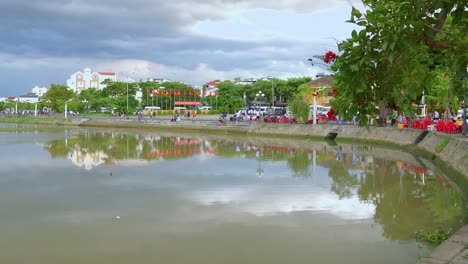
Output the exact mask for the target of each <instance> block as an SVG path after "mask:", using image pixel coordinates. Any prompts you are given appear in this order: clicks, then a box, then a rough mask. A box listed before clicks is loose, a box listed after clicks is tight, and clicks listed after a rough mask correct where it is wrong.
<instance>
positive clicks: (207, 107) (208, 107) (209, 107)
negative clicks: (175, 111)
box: [199, 106, 212, 110]
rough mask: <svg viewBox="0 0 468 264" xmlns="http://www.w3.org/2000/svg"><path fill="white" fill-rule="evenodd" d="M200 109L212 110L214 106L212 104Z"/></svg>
mask: <svg viewBox="0 0 468 264" xmlns="http://www.w3.org/2000/svg"><path fill="white" fill-rule="evenodd" d="M199 109H200V110H211V109H212V107H211V106H201V107H200V108H199Z"/></svg>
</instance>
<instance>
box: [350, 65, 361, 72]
mask: <svg viewBox="0 0 468 264" xmlns="http://www.w3.org/2000/svg"><path fill="white" fill-rule="evenodd" d="M349 68H350V69H351V71H354V72H357V71H359V66H358V65H357V64H351V65H349Z"/></svg>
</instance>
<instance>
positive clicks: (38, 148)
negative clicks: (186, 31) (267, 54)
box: [0, 130, 463, 264]
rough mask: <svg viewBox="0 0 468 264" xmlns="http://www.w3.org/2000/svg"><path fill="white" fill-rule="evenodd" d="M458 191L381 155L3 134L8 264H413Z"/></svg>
mask: <svg viewBox="0 0 468 264" xmlns="http://www.w3.org/2000/svg"><path fill="white" fill-rule="evenodd" d="M456 189H457V188H456V186H454V185H453V184H452V183H450V182H449V181H447V179H446V178H445V177H444V176H443V175H442V174H441V173H440V172H439V171H438V170H437V169H435V168H434V167H433V166H432V165H431V164H430V163H428V162H425V161H422V160H418V159H416V158H414V157H413V156H411V155H409V154H406V153H402V152H398V151H395V150H386V149H381V148H375V147H372V146H356V145H354V146H353V145H333V144H327V143H324V142H310V141H309V142H308V141H280V140H266V139H242V138H221V137H220V138H209V137H204V136H200V135H191V136H176V135H161V134H156V133H136V132H101V131H93V130H67V131H65V130H64V131H59V132H57V131H55V130H54V131H53V132H52V131H51V132H38V133H34V132H27V133H26V132H22V133H0V234H1V236H0V263H8V264H10V263H44V264H59V263H60V264H63V263H71V264H74V263H100V264H107V263H109V264H119V263H184V264H185V263H204V264H210V263H360V264H363V263H372V264H373V263H392V264H393V263H411V264H413V263H415V262H416V261H417V259H418V257H421V256H424V255H425V254H427V253H428V248H427V247H426V246H425V245H423V244H421V243H419V242H417V241H415V239H414V232H415V231H418V230H433V229H435V228H437V227H444V228H449V227H452V228H457V227H458V226H459V225H460V224H461V223H462V219H463V214H462V211H463V210H462V207H463V206H462V203H463V201H462V198H461V195H460V194H459V193H458V192H457V191H456Z"/></svg>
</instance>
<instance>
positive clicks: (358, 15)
mask: <svg viewBox="0 0 468 264" xmlns="http://www.w3.org/2000/svg"><path fill="white" fill-rule="evenodd" d="M361 16H362V14H361V12H359V10H357V9H356V8H354V6H353V9H352V10H351V17H356V18H361Z"/></svg>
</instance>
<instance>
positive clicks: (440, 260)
mask: <svg viewBox="0 0 468 264" xmlns="http://www.w3.org/2000/svg"><path fill="white" fill-rule="evenodd" d="M417 264H468V225H465V226H464V227H462V228H461V229H460V230H458V231H457V232H455V234H453V235H452V236H451V237H450V238H449V239H447V240H446V241H444V243H442V244H441V245H440V246H438V247H437V248H436V249H434V250H433V251H432V253H431V255H430V256H429V257H427V258H422V259H420V260H419V261H418V262H417Z"/></svg>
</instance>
